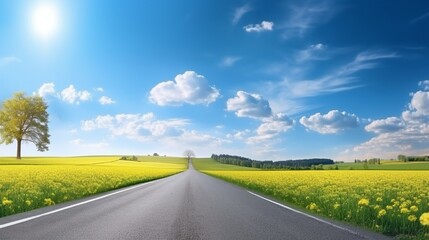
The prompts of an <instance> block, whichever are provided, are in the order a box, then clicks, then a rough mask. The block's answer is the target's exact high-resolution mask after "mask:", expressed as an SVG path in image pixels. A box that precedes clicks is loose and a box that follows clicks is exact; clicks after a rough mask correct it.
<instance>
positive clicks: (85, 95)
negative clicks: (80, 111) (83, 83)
mask: <svg viewBox="0 0 429 240" xmlns="http://www.w3.org/2000/svg"><path fill="white" fill-rule="evenodd" d="M61 99H62V100H63V101H65V102H68V103H71V104H73V103H76V104H79V103H80V101H83V102H84V101H89V100H91V93H89V92H88V91H86V90H83V91H76V89H75V87H74V86H73V85H70V86H69V87H67V88H65V89H63V90H62V91H61Z"/></svg>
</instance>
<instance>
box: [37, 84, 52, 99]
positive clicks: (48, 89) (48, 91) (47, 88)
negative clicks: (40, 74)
mask: <svg viewBox="0 0 429 240" xmlns="http://www.w3.org/2000/svg"><path fill="white" fill-rule="evenodd" d="M37 94H38V95H39V96H41V97H46V96H48V95H54V94H55V84H54V83H44V84H42V86H41V87H40V88H39V90H38V91H37Z"/></svg>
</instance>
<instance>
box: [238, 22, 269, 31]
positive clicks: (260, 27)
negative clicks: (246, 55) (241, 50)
mask: <svg viewBox="0 0 429 240" xmlns="http://www.w3.org/2000/svg"><path fill="white" fill-rule="evenodd" d="M273 27H274V23H273V22H269V21H262V22H261V23H260V24H249V25H246V26H244V27H243V29H244V31H246V32H266V31H272V30H273Z"/></svg>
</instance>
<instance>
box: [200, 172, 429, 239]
mask: <svg viewBox="0 0 429 240" xmlns="http://www.w3.org/2000/svg"><path fill="white" fill-rule="evenodd" d="M204 172H205V173H207V174H209V175H213V176H216V177H219V178H222V179H225V180H227V181H230V182H233V183H236V184H239V185H241V186H244V187H246V188H249V189H252V190H255V191H258V192H261V193H264V194H267V195H270V196H273V197H275V198H277V199H280V200H282V201H284V202H288V203H292V204H295V205H299V206H301V207H303V208H306V209H308V211H312V212H315V213H319V214H323V215H326V216H329V217H332V218H335V219H339V220H345V221H348V222H352V223H356V224H359V225H363V226H366V227H369V228H372V229H374V230H376V231H379V232H382V233H385V234H389V235H398V234H404V235H417V236H423V237H429V171H356V170H355V171H204Z"/></svg>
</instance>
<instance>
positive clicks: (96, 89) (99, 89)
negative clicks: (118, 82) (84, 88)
mask: <svg viewBox="0 0 429 240" xmlns="http://www.w3.org/2000/svg"><path fill="white" fill-rule="evenodd" d="M94 90H95V91H97V92H104V89H103V88H102V87H98V88H95V89H94Z"/></svg>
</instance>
